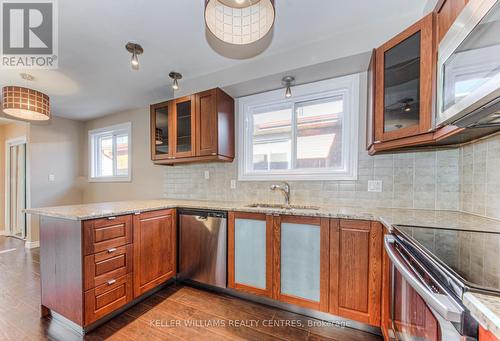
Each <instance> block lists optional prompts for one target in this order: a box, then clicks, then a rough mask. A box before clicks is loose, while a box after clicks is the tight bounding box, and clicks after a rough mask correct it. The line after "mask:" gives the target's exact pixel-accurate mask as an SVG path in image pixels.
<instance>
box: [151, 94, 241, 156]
mask: <svg viewBox="0 0 500 341" xmlns="http://www.w3.org/2000/svg"><path fill="white" fill-rule="evenodd" d="M151 159H152V160H153V161H154V162H155V163H157V164H176V163H186V162H202V161H228V162H231V161H233V159H234V100H233V99H232V98H231V97H230V96H229V95H227V94H226V93H225V92H224V91H222V90H221V89H212V90H208V91H204V92H200V93H197V94H194V95H190V96H185V97H181V98H177V99H175V100H171V101H167V102H163V103H158V104H153V105H151Z"/></svg>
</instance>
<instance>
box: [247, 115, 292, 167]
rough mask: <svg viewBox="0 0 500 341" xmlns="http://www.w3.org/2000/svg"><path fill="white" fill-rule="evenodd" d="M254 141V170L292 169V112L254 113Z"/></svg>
mask: <svg viewBox="0 0 500 341" xmlns="http://www.w3.org/2000/svg"><path fill="white" fill-rule="evenodd" d="M252 139H253V157H252V165H253V170H273V169H290V168H291V154H292V110H291V109H290V108H286V109H280V110H273V111H266V112H258V113H254V115H253V130H252Z"/></svg>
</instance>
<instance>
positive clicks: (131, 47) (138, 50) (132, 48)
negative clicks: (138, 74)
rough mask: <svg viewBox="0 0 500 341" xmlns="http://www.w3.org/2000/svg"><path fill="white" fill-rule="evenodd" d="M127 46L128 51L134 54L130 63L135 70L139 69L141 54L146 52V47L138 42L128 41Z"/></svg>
mask: <svg viewBox="0 0 500 341" xmlns="http://www.w3.org/2000/svg"><path fill="white" fill-rule="evenodd" d="M125 48H126V49H127V51H128V52H130V53H131V54H132V59H131V60H130V65H131V66H132V69H133V70H139V57H138V56H139V55H140V54H143V53H144V49H143V48H142V46H141V45H139V44H136V43H130V42H129V43H127V45H125Z"/></svg>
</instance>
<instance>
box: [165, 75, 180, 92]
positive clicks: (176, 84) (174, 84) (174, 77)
mask: <svg viewBox="0 0 500 341" xmlns="http://www.w3.org/2000/svg"><path fill="white" fill-rule="evenodd" d="M168 76H169V77H170V78H172V79H173V80H174V81H173V83H172V89H174V90H179V82H178V80H179V79H182V75H181V74H180V73H178V72H175V71H172V72H170V73H169V74H168Z"/></svg>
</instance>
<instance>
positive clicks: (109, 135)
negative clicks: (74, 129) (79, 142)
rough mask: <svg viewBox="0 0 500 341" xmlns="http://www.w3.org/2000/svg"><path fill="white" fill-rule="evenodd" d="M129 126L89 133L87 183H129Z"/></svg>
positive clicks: (113, 127) (122, 125)
mask: <svg viewBox="0 0 500 341" xmlns="http://www.w3.org/2000/svg"><path fill="white" fill-rule="evenodd" d="M130 145H131V124H130V123H124V124H120V125H116V126H112V127H106V128H102V129H96V130H91V131H89V159H90V171H89V174H90V176H89V181H130V180H131V174H130V165H131V148H130Z"/></svg>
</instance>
